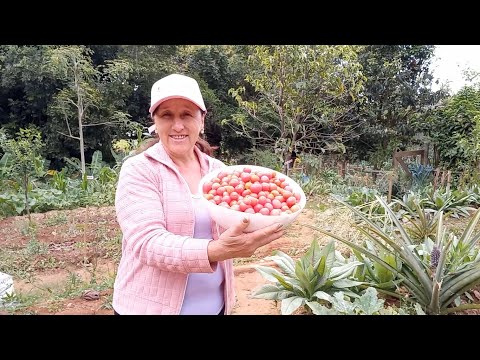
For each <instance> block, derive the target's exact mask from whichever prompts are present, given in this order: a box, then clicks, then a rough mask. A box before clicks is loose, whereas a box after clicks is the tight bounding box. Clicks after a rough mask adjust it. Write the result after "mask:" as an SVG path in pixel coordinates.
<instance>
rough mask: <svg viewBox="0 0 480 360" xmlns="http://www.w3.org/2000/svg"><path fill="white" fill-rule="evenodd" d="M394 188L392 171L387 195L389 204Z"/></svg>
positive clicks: (389, 176) (389, 175)
mask: <svg viewBox="0 0 480 360" xmlns="http://www.w3.org/2000/svg"><path fill="white" fill-rule="evenodd" d="M392 189H393V174H392V172H391V171H390V172H389V173H388V195H387V202H388V203H389V204H390V202H391V201H392Z"/></svg>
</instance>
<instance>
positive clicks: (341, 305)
mask: <svg viewBox="0 0 480 360" xmlns="http://www.w3.org/2000/svg"><path fill="white" fill-rule="evenodd" d="M384 302H385V300H383V299H379V298H378V292H377V290H376V289H375V288H373V287H368V288H367V289H366V290H365V292H364V293H363V294H362V295H361V296H360V297H357V298H355V299H354V301H353V302H352V301H351V299H350V297H348V296H346V295H345V294H344V293H343V292H340V291H339V292H336V293H335V294H333V296H332V307H331V308H327V307H326V306H324V305H321V304H319V303H316V304H314V305H313V306H312V311H313V313H314V314H315V315H407V313H406V312H405V311H404V310H403V309H398V310H396V309H394V308H392V307H391V306H389V307H385V306H384ZM418 313H419V314H421V313H423V311H422V310H421V309H419V310H418Z"/></svg>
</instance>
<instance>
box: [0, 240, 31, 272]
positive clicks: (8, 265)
mask: <svg viewBox="0 0 480 360" xmlns="http://www.w3.org/2000/svg"><path fill="white" fill-rule="evenodd" d="M0 271H1V272H4V273H7V274H10V275H12V276H13V277H18V278H20V279H26V278H28V277H29V276H31V274H32V273H33V272H34V267H33V266H32V258H31V256H29V255H28V254H27V253H26V251H24V249H22V250H20V251H19V250H18V249H11V248H2V247H0Z"/></svg>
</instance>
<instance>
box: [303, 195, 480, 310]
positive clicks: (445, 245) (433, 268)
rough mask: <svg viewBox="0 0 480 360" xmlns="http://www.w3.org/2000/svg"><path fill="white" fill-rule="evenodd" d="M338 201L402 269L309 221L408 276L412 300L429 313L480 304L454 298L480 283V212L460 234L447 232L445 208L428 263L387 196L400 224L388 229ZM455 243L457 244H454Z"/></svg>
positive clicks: (391, 214) (395, 221)
mask: <svg viewBox="0 0 480 360" xmlns="http://www.w3.org/2000/svg"><path fill="white" fill-rule="evenodd" d="M337 200H338V201H340V202H341V203H343V204H344V205H345V206H347V207H348V208H350V210H352V211H353V212H354V213H355V215H357V216H358V217H359V219H361V220H362V222H360V223H359V224H357V225H356V227H357V228H358V229H359V230H360V231H361V233H363V234H364V235H365V236H366V237H367V238H368V239H369V240H370V241H372V242H374V243H375V244H377V245H378V246H379V247H381V248H382V249H383V250H384V251H385V252H389V253H391V254H393V255H395V256H399V257H400V259H401V261H402V268H401V269H400V270H398V269H397V268H395V267H393V266H391V265H390V264H389V263H388V262H386V261H384V260H382V259H381V258H380V257H378V256H377V255H376V254H375V253H373V252H372V251H369V250H368V249H365V248H364V247H361V246H359V245H357V244H354V243H352V242H351V241H349V240H346V239H344V238H342V237H340V236H337V235H335V234H333V233H331V232H328V231H325V230H322V229H321V228H318V227H316V226H310V225H306V226H308V227H311V228H313V229H315V230H317V231H319V232H321V233H322V234H325V235H328V236H330V237H332V238H334V239H336V240H338V241H340V242H342V243H344V244H346V245H348V246H350V247H351V248H352V249H354V250H356V251H358V252H360V253H362V254H363V255H364V256H366V257H368V258H369V259H371V260H375V261H377V262H379V263H380V264H382V265H383V266H384V267H385V268H387V269H389V270H390V271H392V272H394V273H395V274H396V275H397V276H398V277H399V278H401V279H402V286H403V287H405V288H406V289H407V290H408V295H409V297H408V298H407V300H411V301H414V302H417V303H419V304H420V305H421V306H422V308H423V309H424V310H425V312H426V313H427V314H446V313H450V312H456V311H461V310H464V309H471V308H480V304H464V305H460V306H452V303H453V302H454V301H458V299H459V298H460V296H461V295H462V294H463V293H465V292H466V291H468V290H471V289H473V288H474V287H475V286H476V285H477V284H479V283H480V257H479V256H476V257H474V258H472V257H471V256H470V254H471V251H472V249H474V248H475V246H476V245H477V244H478V241H479V239H480V233H477V234H474V229H475V226H476V225H477V223H478V221H479V219H480V211H477V212H476V214H475V216H473V217H472V219H471V220H470V222H469V223H468V225H467V227H466V228H465V230H464V232H463V234H462V235H461V236H460V237H458V238H457V237H456V236H455V235H454V234H453V233H449V232H447V229H446V228H445V227H444V226H443V213H441V212H440V214H439V218H438V227H437V233H436V236H435V239H434V240H435V241H434V242H435V247H434V248H433V249H432V254H431V256H430V261H429V262H427V261H425V258H424V257H423V256H421V255H419V253H418V246H417V245H415V244H414V241H413V240H412V238H411V237H410V236H409V235H408V232H407V231H406V229H405V227H404V226H403V225H402V223H401V222H400V221H399V220H398V219H397V216H396V214H395V213H394V212H393V211H392V210H391V209H390V207H389V206H388V205H387V204H386V203H385V201H383V200H382V199H381V198H378V200H379V201H380V202H381V204H382V206H383V207H384V208H385V211H386V213H387V215H388V216H389V217H390V219H391V221H392V223H393V224H394V226H393V227H392V229H391V230H384V229H382V228H381V227H379V226H378V224H377V223H375V222H374V221H372V220H371V219H369V218H368V217H367V216H365V214H364V213H362V212H361V211H359V210H358V209H356V208H355V207H353V206H351V205H349V204H348V203H346V202H343V201H341V200H339V199H337ZM453 244H456V245H455V246H452V245H453ZM392 295H394V294H392ZM396 296H397V297H398V298H400V297H402V296H401V295H400V294H396Z"/></svg>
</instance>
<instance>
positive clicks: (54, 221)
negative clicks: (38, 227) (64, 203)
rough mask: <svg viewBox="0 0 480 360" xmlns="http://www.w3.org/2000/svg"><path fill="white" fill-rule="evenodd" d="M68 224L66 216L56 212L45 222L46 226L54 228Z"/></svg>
mask: <svg viewBox="0 0 480 360" xmlns="http://www.w3.org/2000/svg"><path fill="white" fill-rule="evenodd" d="M67 222H68V219H67V215H66V214H65V213H64V212H58V213H56V214H55V215H53V216H50V217H49V218H48V219H47V220H45V225H46V226H55V225H61V224H66V223H67Z"/></svg>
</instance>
